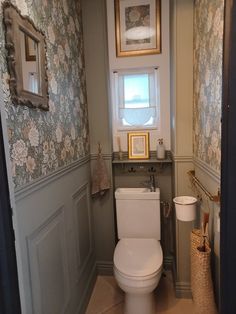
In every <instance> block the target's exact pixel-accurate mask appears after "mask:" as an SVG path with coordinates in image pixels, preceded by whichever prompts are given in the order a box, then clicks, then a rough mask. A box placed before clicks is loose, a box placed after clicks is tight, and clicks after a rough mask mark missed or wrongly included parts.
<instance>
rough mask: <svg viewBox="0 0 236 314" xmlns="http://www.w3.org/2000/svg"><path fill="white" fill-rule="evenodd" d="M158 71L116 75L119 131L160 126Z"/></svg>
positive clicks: (119, 73) (126, 72) (151, 70)
mask: <svg viewBox="0 0 236 314" xmlns="http://www.w3.org/2000/svg"><path fill="white" fill-rule="evenodd" d="M157 71H158V69H143V70H138V71H131V70H130V71H119V72H115V73H114V82H115V84H114V85H115V103H116V110H115V111H116V120H117V121H116V123H117V124H118V129H137V128H150V127H152V128H153V127H157V126H158V117H159V97H158V94H159V93H158V90H159V87H158V81H157Z"/></svg>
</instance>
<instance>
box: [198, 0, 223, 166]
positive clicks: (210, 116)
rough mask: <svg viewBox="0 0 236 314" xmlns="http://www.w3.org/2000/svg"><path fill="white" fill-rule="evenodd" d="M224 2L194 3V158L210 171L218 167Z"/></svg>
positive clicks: (207, 0) (201, 0)
mask: <svg viewBox="0 0 236 314" xmlns="http://www.w3.org/2000/svg"><path fill="white" fill-rule="evenodd" d="M223 17H224V0H214V1H212V0H195V15H194V155H195V156H196V157H197V158H199V159H201V160H202V161H204V162H206V163H207V164H208V165H209V166H211V167H212V168H213V169H214V170H216V171H218V172H219V171H220V163H221V121H220V120H221V93H222V51H223Z"/></svg>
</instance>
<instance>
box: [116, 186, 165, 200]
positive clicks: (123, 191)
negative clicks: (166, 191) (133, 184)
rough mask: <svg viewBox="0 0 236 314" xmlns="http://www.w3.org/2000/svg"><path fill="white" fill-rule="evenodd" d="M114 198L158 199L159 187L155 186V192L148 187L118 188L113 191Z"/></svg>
mask: <svg viewBox="0 0 236 314" xmlns="http://www.w3.org/2000/svg"><path fill="white" fill-rule="evenodd" d="M115 198H116V199H123V200H127V199H131V200H138V199H140V200H141V199H142V200H143V199H145V200H147V199H149V200H153V199H157V200H159V199H160V189H159V188H156V191H155V192H151V191H150V189H148V188H118V189H116V191H115Z"/></svg>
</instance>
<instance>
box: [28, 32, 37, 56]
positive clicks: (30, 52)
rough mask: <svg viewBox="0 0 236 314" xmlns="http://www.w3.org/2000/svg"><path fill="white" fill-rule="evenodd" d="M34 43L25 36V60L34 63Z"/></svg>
mask: <svg viewBox="0 0 236 314" xmlns="http://www.w3.org/2000/svg"><path fill="white" fill-rule="evenodd" d="M34 45H35V41H34V40H33V39H31V37H29V36H28V35H26V34H25V60H26V61H36V49H35V46H34Z"/></svg>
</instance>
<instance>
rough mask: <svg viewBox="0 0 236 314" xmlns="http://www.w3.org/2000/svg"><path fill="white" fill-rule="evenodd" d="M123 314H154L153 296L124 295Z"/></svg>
mask: <svg viewBox="0 0 236 314" xmlns="http://www.w3.org/2000/svg"><path fill="white" fill-rule="evenodd" d="M124 313H125V314H144V313H145V314H154V313H155V302H154V294H153V293H147V294H133V293H126V294H125V308H124Z"/></svg>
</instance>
